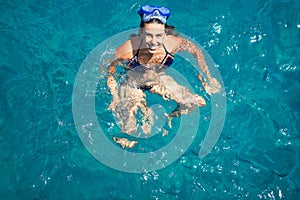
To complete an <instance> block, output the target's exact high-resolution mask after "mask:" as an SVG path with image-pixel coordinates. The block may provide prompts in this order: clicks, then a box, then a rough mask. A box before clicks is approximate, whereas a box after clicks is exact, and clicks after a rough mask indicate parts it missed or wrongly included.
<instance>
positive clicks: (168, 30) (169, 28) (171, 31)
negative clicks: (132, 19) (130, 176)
mask: <svg viewBox="0 0 300 200" xmlns="http://www.w3.org/2000/svg"><path fill="white" fill-rule="evenodd" d="M151 23H157V24H164V23H162V22H161V21H160V20H159V19H156V18H154V19H151V20H150V21H149V22H143V20H141V23H140V28H144V27H145V24H151ZM164 25H165V29H166V33H167V35H175V36H176V35H178V33H177V32H176V31H175V26H170V25H168V24H164Z"/></svg>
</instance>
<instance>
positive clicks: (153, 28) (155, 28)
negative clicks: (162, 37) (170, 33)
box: [144, 23, 165, 33]
mask: <svg viewBox="0 0 300 200" xmlns="http://www.w3.org/2000/svg"><path fill="white" fill-rule="evenodd" d="M144 31H145V32H147V33H164V32H165V25H164V24H156V23H150V24H145V27H144Z"/></svg>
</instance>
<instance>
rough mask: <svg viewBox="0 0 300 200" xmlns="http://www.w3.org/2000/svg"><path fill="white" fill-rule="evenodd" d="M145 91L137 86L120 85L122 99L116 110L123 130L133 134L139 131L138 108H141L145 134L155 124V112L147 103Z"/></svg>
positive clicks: (115, 112)
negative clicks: (137, 121)
mask: <svg viewBox="0 0 300 200" xmlns="http://www.w3.org/2000/svg"><path fill="white" fill-rule="evenodd" d="M145 96H146V95H145V93H144V92H143V91H142V90H140V89H137V88H133V87H130V86H127V85H124V86H121V87H120V100H119V101H118V103H117V105H116V107H115V109H114V110H113V111H114V114H115V116H116V117H117V118H118V120H119V122H118V124H119V125H120V127H121V129H122V132H124V133H127V134H133V133H135V132H136V131H137V128H138V126H137V124H136V114H137V112H138V109H141V111H142V114H143V118H142V127H141V128H142V130H143V132H144V133H145V134H149V133H150V132H151V126H152V125H153V113H152V110H151V109H150V108H148V107H147V105H146V100H145Z"/></svg>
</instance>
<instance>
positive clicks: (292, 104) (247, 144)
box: [0, 0, 300, 199]
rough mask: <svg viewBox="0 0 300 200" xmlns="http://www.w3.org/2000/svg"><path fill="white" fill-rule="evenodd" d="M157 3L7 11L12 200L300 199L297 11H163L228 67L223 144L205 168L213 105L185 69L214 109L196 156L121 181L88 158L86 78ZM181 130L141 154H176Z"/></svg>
mask: <svg viewBox="0 0 300 200" xmlns="http://www.w3.org/2000/svg"><path fill="white" fill-rule="evenodd" d="M148 3H150V2H147V1H123V0H122V1H108V0H101V1H91V0H84V1H79V0H72V1H71V0H69V1H57V0H54V1H50V0H49V1H34V0H24V1H19V0H15V1H5V0H1V1H0V47H1V48H0V52H1V58H0V77H1V78H0V82H1V85H0V98H1V101H0V109H1V112H0V130H1V135H0V147H1V154H0V158H1V162H0V163H1V177H0V197H1V199H62V198H65V199H299V198H300V192H299V191H300V181H299V180H300V158H299V153H300V152H299V149H300V132H299V127H300V125H299V112H300V106H299V103H300V101H299V99H300V98H299V96H300V83H299V82H300V80H299V77H300V76H299V66H300V63H299V61H300V48H299V45H300V40H299V38H300V14H299V9H300V3H299V1H297V0H274V1H267V0H266V1H259V0H239V1H238V0H229V1H223V0H215V1H208V0H202V1H196V0H191V1H188V2H187V1H164V0H157V1H151V4H153V5H163V6H166V7H169V8H170V9H171V12H172V15H171V17H170V18H169V20H168V23H169V24H171V25H174V26H175V27H176V30H177V31H178V32H180V33H183V34H185V35H188V36H189V37H190V38H192V39H193V40H195V41H197V42H198V43H199V44H200V45H201V46H202V47H203V48H204V49H205V50H206V51H207V52H208V53H209V55H210V56H211V57H212V59H213V60H214V62H215V63H216V65H217V69H218V70H219V72H220V74H221V76H222V79H223V81H224V86H225V92H226V100H227V109H226V120H225V124H224V127H223V129H222V133H221V135H220V138H219V139H218V141H217V143H216V145H215V146H214V147H213V149H212V151H211V152H210V153H209V154H208V155H207V156H206V157H204V158H200V157H199V155H198V152H199V149H200V148H201V144H202V142H203V139H204V136H205V132H206V130H207V128H208V126H209V120H210V114H211V113H210V105H211V102H210V97H209V96H207V95H206V94H205V93H204V92H203V91H201V90H197V88H198V86H199V87H201V84H200V83H199V82H197V79H196V78H194V77H196V76H197V72H196V71H195V70H194V69H192V68H191V66H189V65H188V64H186V63H185V61H184V60H182V59H181V58H180V57H176V58H175V62H174V64H173V67H174V69H176V70H177V71H180V73H181V75H182V76H183V77H186V79H189V80H190V82H191V84H192V86H194V88H193V89H195V92H197V93H199V94H201V95H203V96H205V95H206V100H207V103H208V106H207V107H205V108H201V109H200V113H201V114H200V118H199V123H200V125H199V129H198V131H197V135H196V136H195V138H194V140H193V142H192V144H191V145H190V146H189V148H188V149H187V150H186V151H185V152H183V154H182V155H181V156H180V157H179V158H178V159H176V160H175V161H174V162H172V163H171V164H170V165H168V166H166V167H165V168H162V169H159V170H155V171H144V172H142V173H125V172H122V171H118V170H115V169H112V168H110V167H109V166H106V165H104V164H103V163H101V162H99V161H98V160H97V159H96V158H95V157H94V156H93V155H92V154H91V153H89V152H88V150H87V149H86V148H85V146H84V145H83V143H82V141H81V140H80V137H79V135H78V132H77V130H76V124H75V123H74V119H73V115H72V93H73V89H74V88H73V86H74V82H75V79H76V75H77V72H78V71H79V68H80V66H81V64H82V62H83V61H84V59H85V58H86V57H87V56H88V54H89V53H90V52H91V51H92V50H93V49H94V48H95V47H96V46H97V45H98V44H100V43H101V42H103V41H105V40H106V39H107V38H109V37H112V36H114V35H116V34H118V33H120V32H122V31H127V30H129V29H133V28H137V27H138V25H139V17H138V15H137V13H136V12H137V10H138V8H139V7H140V6H141V5H143V4H148ZM99 56H100V55H99ZM184 67H185V68H184ZM99 77H100V75H99ZM104 79H105V77H103V81H104ZM99 80H102V79H99ZM110 98H111V96H110V95H109V94H108V88H107V86H106V85H105V83H104V82H101V81H99V84H98V88H97V93H96V94H95V102H96V106H95V107H96V114H97V116H98V120H99V124H100V125H101V127H102V129H103V132H104V133H105V134H106V136H107V137H108V138H110V139H111V137H113V136H124V135H122V134H121V133H120V129H119V127H118V126H117V124H116V122H115V119H114V117H113V115H112V113H111V112H110V111H108V110H107V106H108V105H109V102H110ZM147 101H148V102H149V104H150V105H151V104H153V105H155V104H157V103H159V104H160V105H163V107H164V108H166V110H167V111H170V110H168V109H172V108H174V107H175V106H176V105H175V104H174V102H165V101H163V100H162V99H161V98H159V97H157V96H154V95H152V96H151V94H147ZM179 122H180V119H175V120H174V121H173V128H172V129H171V128H168V126H167V125H165V124H163V125H161V126H164V128H165V129H167V130H168V134H167V135H166V136H164V137H163V136H161V135H155V136H154V137H153V138H152V137H151V138H149V139H145V138H143V139H141V140H140V143H139V144H138V145H139V146H137V149H138V150H139V151H141V152H143V151H145V152H147V151H148V152H150V151H151V150H153V149H158V148H160V147H161V146H164V145H166V144H167V143H168V142H169V141H171V140H172V138H174V137H175V135H176V130H178V123H179ZM95 145H101V143H99V144H95ZM115 146H116V145H115ZM116 147H117V146H116ZM104 151H105V149H104ZM116 162H117V160H116Z"/></svg>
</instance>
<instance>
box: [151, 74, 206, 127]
mask: <svg viewBox="0 0 300 200" xmlns="http://www.w3.org/2000/svg"><path fill="white" fill-rule="evenodd" d="M150 92H152V93H154V94H158V95H161V96H162V97H163V98H164V99H166V100H170V99H171V100H174V101H176V103H177V104H178V106H177V108H176V109H175V110H174V111H173V112H172V113H170V114H169V115H168V118H169V125H171V120H172V118H173V117H179V116H180V115H182V114H188V113H189V112H190V111H192V110H195V109H196V107H198V106H199V107H202V106H205V105H206V102H205V100H204V98H202V97H201V96H199V95H198V94H193V93H192V92H191V91H190V90H188V89H187V88H185V87H183V86H182V85H179V84H178V83H177V82H176V81H175V80H174V79H173V78H172V77H170V76H168V75H166V74H161V75H160V80H159V81H158V82H157V84H155V85H153V87H152V89H151V90H150Z"/></svg>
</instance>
